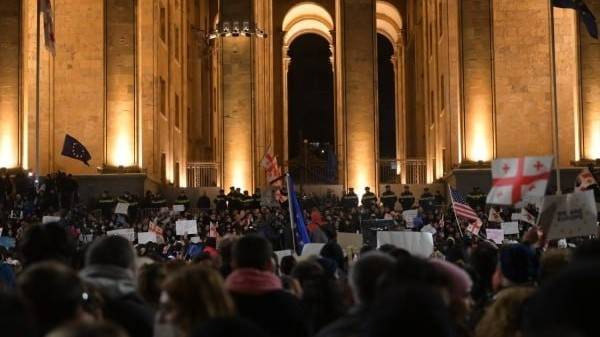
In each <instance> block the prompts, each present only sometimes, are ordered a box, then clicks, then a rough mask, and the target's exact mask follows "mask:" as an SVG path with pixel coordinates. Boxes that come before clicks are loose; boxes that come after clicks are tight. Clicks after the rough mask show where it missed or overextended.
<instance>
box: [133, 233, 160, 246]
mask: <svg viewBox="0 0 600 337" xmlns="http://www.w3.org/2000/svg"><path fill="white" fill-rule="evenodd" d="M137 237H138V243H139V244H140V245H143V244H145V243H148V242H157V236H156V233H154V232H140V233H138V234H137Z"/></svg>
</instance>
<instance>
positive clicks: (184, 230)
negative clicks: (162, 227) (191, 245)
mask: <svg viewBox="0 0 600 337" xmlns="http://www.w3.org/2000/svg"><path fill="white" fill-rule="evenodd" d="M175 234H177V235H185V234H198V226H197V224H196V220H177V222H175Z"/></svg>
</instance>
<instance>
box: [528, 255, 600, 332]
mask: <svg viewBox="0 0 600 337" xmlns="http://www.w3.org/2000/svg"><path fill="white" fill-rule="evenodd" d="M598 284H600V264H599V263H598V262H589V263H579V264H575V265H572V266H569V267H568V268H567V269H565V270H564V271H561V272H560V274H559V275H557V276H556V277H554V278H552V279H551V280H549V281H548V282H547V283H545V284H543V285H542V287H541V288H540V290H539V291H538V292H537V293H536V294H535V295H533V297H532V298H531V300H530V301H528V302H527V303H526V305H525V307H524V314H523V319H524V328H525V336H527V337H542V336H543V337H545V336H579V337H591V336H600V325H598V323H597V311H596V310H594V309H593V308H595V307H596V306H597V304H598V303H599V302H600V292H598Z"/></svg>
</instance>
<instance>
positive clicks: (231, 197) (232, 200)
mask: <svg viewBox="0 0 600 337" xmlns="http://www.w3.org/2000/svg"><path fill="white" fill-rule="evenodd" d="M240 207H241V203H240V198H239V196H238V192H237V191H236V190H235V187H230V188H229V193H227V208H229V209H237V210H239V209H240Z"/></svg>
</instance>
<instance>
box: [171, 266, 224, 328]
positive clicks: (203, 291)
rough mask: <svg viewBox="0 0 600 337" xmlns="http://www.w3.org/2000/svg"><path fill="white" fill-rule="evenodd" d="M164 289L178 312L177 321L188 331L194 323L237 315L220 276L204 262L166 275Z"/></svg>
mask: <svg viewBox="0 0 600 337" xmlns="http://www.w3.org/2000/svg"><path fill="white" fill-rule="evenodd" d="M163 290H164V291H165V292H166V293H167V294H168V295H169V299H170V301H171V302H172V305H173V307H174V309H175V310H176V312H177V318H176V322H175V323H176V324H177V325H178V326H179V328H180V329H182V330H183V331H186V332H188V333H189V332H190V330H191V328H192V327H193V324H198V323H200V322H202V321H206V320H209V319H212V318H220V317H231V316H234V315H235V307H234V304H233V300H232V299H231V296H230V295H229V293H227V291H226V290H225V287H224V285H223V279H222V278H221V275H219V273H217V271H215V270H214V269H211V268H208V267H205V266H203V265H192V266H189V267H184V268H181V269H179V270H177V271H176V272H175V273H174V274H172V275H171V276H169V277H167V279H166V281H165V282H164V283H163Z"/></svg>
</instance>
